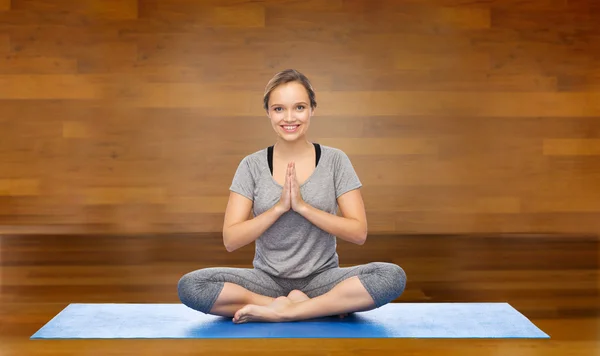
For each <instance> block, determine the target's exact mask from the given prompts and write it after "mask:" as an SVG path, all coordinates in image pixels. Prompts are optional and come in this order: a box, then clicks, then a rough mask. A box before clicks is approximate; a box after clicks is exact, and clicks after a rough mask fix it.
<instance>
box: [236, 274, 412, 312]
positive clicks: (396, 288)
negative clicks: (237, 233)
mask: <svg viewBox="0 0 600 356" xmlns="http://www.w3.org/2000/svg"><path fill="white" fill-rule="evenodd" d="M405 284H406V274H405V273H404V271H403V270H402V268H400V267H399V266H397V265H395V264H392V263H384V262H372V263H369V264H365V265H358V266H354V267H346V268H334V269H331V270H328V271H326V272H324V273H321V274H319V275H318V276H316V277H315V278H313V280H312V281H311V282H310V283H309V285H308V286H306V287H305V290H306V292H307V293H308V294H304V293H302V294H300V293H301V292H300V293H298V292H296V293H294V294H295V295H294V296H293V297H294V298H296V300H297V301H296V302H294V301H293V300H292V299H291V297H290V296H289V295H288V297H279V298H276V299H275V300H274V301H273V303H271V304H269V305H267V306H264V305H256V304H248V305H246V306H244V307H243V308H241V309H239V310H238V311H236V312H235V314H234V317H233V322H235V323H245V322H252V321H266V322H285V321H297V320H305V319H312V318H318V317H324V316H333V315H345V314H347V313H353V312H361V311H367V310H371V309H374V308H377V307H379V306H382V305H384V304H387V303H388V302H391V301H392V300H393V299H395V298H397V297H398V296H400V295H401V294H402V293H403V291H404V287H405ZM290 295H291V293H290ZM310 295H312V296H313V298H309V296H310ZM307 298H308V299H307Z"/></svg>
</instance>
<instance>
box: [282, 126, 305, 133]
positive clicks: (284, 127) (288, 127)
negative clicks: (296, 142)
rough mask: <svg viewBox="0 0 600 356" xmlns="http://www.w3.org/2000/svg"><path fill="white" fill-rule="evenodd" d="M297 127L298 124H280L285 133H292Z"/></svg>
mask: <svg viewBox="0 0 600 356" xmlns="http://www.w3.org/2000/svg"><path fill="white" fill-rule="evenodd" d="M298 127H300V125H281V129H282V130H283V131H284V132H287V133H294V132H296V131H298Z"/></svg>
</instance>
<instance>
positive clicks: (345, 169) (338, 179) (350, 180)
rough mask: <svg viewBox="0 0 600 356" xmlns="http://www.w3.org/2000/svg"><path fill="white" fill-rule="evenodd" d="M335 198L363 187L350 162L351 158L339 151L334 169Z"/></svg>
mask: <svg viewBox="0 0 600 356" xmlns="http://www.w3.org/2000/svg"><path fill="white" fill-rule="evenodd" d="M333 176H334V180H335V198H336V199H337V198H339V197H340V196H341V195H342V194H344V193H346V192H348V191H350V190H353V189H358V188H360V187H362V183H361V181H360V179H359V178H358V175H357V174H356V171H355V170H354V167H353V166H352V162H350V158H349V157H348V156H347V155H346V153H344V152H343V151H341V150H338V154H337V157H336V159H335V167H334V175H333Z"/></svg>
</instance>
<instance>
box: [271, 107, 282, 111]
mask: <svg viewBox="0 0 600 356" xmlns="http://www.w3.org/2000/svg"><path fill="white" fill-rule="evenodd" d="M279 109H282V110H283V108H281V107H276V108H274V109H273V111H281V110H279Z"/></svg>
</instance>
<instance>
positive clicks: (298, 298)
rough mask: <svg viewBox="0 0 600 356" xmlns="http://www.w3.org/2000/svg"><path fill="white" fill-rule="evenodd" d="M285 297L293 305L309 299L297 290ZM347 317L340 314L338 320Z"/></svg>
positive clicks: (345, 314) (346, 314)
mask: <svg viewBox="0 0 600 356" xmlns="http://www.w3.org/2000/svg"><path fill="white" fill-rule="evenodd" d="M287 297H288V298H289V299H290V300H291V301H292V302H294V303H298V302H303V301H305V300H309V299H310V298H309V297H308V296H307V295H306V294H304V293H303V292H302V291H299V290H297V289H294V290H293V291H291V292H290V293H289V294H288V296H287ZM347 316H348V313H344V314H340V315H339V318H340V319H343V318H345V317H347Z"/></svg>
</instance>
